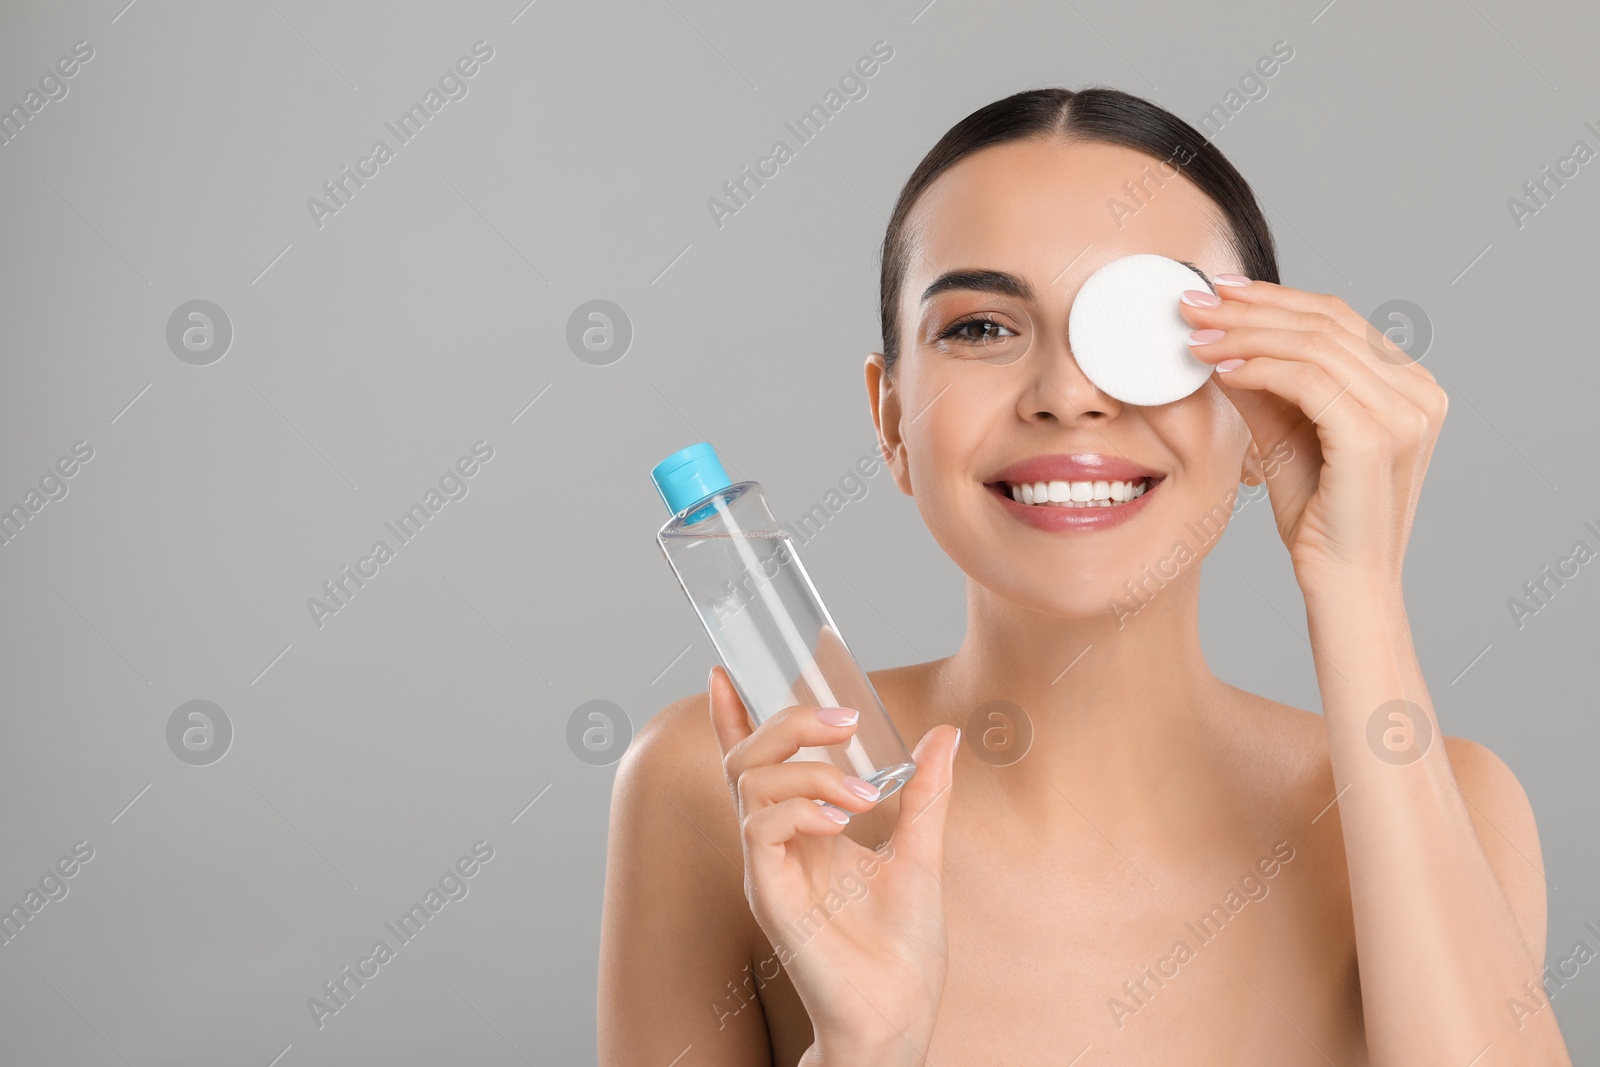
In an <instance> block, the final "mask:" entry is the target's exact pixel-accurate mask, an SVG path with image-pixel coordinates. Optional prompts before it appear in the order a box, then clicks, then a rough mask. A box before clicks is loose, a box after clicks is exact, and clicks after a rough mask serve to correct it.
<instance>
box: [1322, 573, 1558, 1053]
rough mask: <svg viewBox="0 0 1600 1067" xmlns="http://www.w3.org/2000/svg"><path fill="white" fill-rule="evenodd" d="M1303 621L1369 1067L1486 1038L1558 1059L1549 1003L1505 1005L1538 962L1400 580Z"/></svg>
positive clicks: (1518, 995)
mask: <svg viewBox="0 0 1600 1067" xmlns="http://www.w3.org/2000/svg"><path fill="white" fill-rule="evenodd" d="M1307 618H1308V622H1309V629H1310V637H1311V643H1312V647H1313V650H1314V654H1315V656H1316V664H1317V679H1318V684H1319V688H1320V690H1321V694H1322V707H1323V716H1324V718H1325V720H1326V725H1327V729H1328V734H1329V751H1330V759H1331V762H1332V767H1333V778H1334V788H1335V790H1336V795H1337V796H1338V798H1339V800H1338V803H1339V818H1340V821H1341V823H1342V825H1343V833H1344V844H1345V859H1346V863H1347V866H1348V871H1349V877H1350V895H1351V906H1352V911H1353V915H1354V922H1355V934H1356V950H1357V954H1358V960H1359V967H1360V976H1361V994H1362V1004H1363V1008H1364V1012H1365V1019H1366V1031H1367V1043H1368V1048H1369V1052H1370V1054H1371V1056H1372V1063H1373V1064H1374V1067H1397V1065H1402V1064H1403V1065H1405V1067H1412V1065H1415V1064H1428V1063H1444V1064H1453V1065H1456V1067H1460V1065H1462V1064H1466V1063H1468V1062H1469V1061H1470V1062H1476V1061H1475V1057H1477V1056H1479V1055H1480V1054H1481V1053H1482V1052H1483V1051H1484V1049H1485V1048H1486V1047H1489V1048H1492V1050H1493V1051H1492V1053H1491V1054H1490V1056H1489V1057H1488V1058H1487V1059H1486V1060H1485V1061H1484V1062H1486V1063H1494V1064H1497V1065H1503V1064H1524V1063H1525V1064H1541V1065H1542V1064H1569V1063H1570V1062H1571V1061H1570V1060H1569V1059H1568V1057H1567V1054H1566V1051H1565V1046H1564V1044H1563V1042H1562V1040H1561V1036H1560V1032H1559V1029H1558V1028H1557V1026H1556V1021H1555V1017H1554V1013H1553V1012H1550V1011H1547V1010H1546V1011H1539V1012H1537V1013H1534V1014H1532V1015H1524V1016H1522V1017H1519V1016H1518V1014H1517V1013H1515V1012H1513V1011H1512V1010H1511V1009H1510V1007H1509V1004H1510V1002H1511V1001H1512V1000H1513V999H1515V1000H1518V1001H1523V1002H1526V1001H1527V999H1528V992H1527V989H1526V988H1525V986H1524V983H1528V982H1531V983H1532V986H1533V988H1534V989H1535V990H1539V989H1540V972H1541V970H1542V961H1537V960H1534V959H1532V958H1531V956H1530V953H1529V950H1528V943H1527V941H1526V940H1525V939H1524V937H1523V933H1522V931H1521V930H1520V929H1519V928H1518V925H1517V921H1516V917H1515V915H1514V913H1513V911H1512V908H1511V905H1510V903H1509V902H1508V901H1507V899H1506V895H1505V893H1504V892H1503V891H1502V889H1501V887H1500V884H1499V882H1498V880H1497V879H1496V877H1495V874H1494V870H1493V868H1492V867H1491V866H1490V863H1489V860H1488V857H1487V856H1486V855H1485V853H1484V849H1483V846H1482V844H1481V843H1480V841H1479V839H1478V835H1477V830H1476V828H1475V827H1474V825H1473V820H1472V814H1471V812H1470V810H1469V807H1468V802H1467V800H1466V798H1465V797H1464V796H1463V795H1462V793H1461V791H1460V790H1459V789H1458V788H1457V786H1456V779H1455V774H1454V772H1453V770H1452V768H1451V765H1450V760H1449V758H1448V756H1447V754H1446V752H1445V746H1444V743H1443V737H1442V734H1441V732H1440V729H1439V723H1438V720H1437V718H1436V717H1435V715H1434V710H1433V704H1432V702H1431V701H1430V700H1429V698H1428V692H1427V688H1426V686H1425V684H1424V681H1423V677H1422V671H1421V669H1420V667H1419V666H1418V664H1417V661H1416V656H1415V653H1414V650H1413V648H1412V642H1411V633H1410V627H1409V624H1408V622H1407V619H1406V614H1405V607H1404V602H1403V600H1402V598H1401V595H1400V591H1399V590H1398V589H1397V588H1387V587H1383V586H1381V585H1376V584H1374V585H1371V586H1368V587H1361V586H1359V585H1354V586H1349V587H1346V588H1343V589H1340V590H1338V591H1337V592H1335V593H1332V594H1330V595H1327V596H1322V597H1316V596H1312V595H1308V596H1307ZM1396 701H1406V702H1408V705H1409V706H1407V705H1400V704H1395V703H1393V702H1396ZM1380 709H1381V710H1380ZM1408 716H1409V718H1408ZM1375 718H1376V719H1377V720H1378V721H1377V723H1376V724H1374V719H1375ZM1540 994H1541V997H1542V995H1543V994H1542V990H1540Z"/></svg>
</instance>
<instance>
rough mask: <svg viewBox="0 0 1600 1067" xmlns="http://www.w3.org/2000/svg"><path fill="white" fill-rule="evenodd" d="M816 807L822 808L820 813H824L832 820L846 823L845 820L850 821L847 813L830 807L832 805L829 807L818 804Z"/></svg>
mask: <svg viewBox="0 0 1600 1067" xmlns="http://www.w3.org/2000/svg"><path fill="white" fill-rule="evenodd" d="M818 807H820V808H821V809H822V814H824V815H826V816H827V817H828V818H830V819H832V820H833V821H834V822H837V823H847V822H849V821H850V816H849V815H847V814H846V813H844V812H842V811H840V810H839V809H838V808H832V807H829V806H828V805H826V804H819V805H818Z"/></svg>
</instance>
